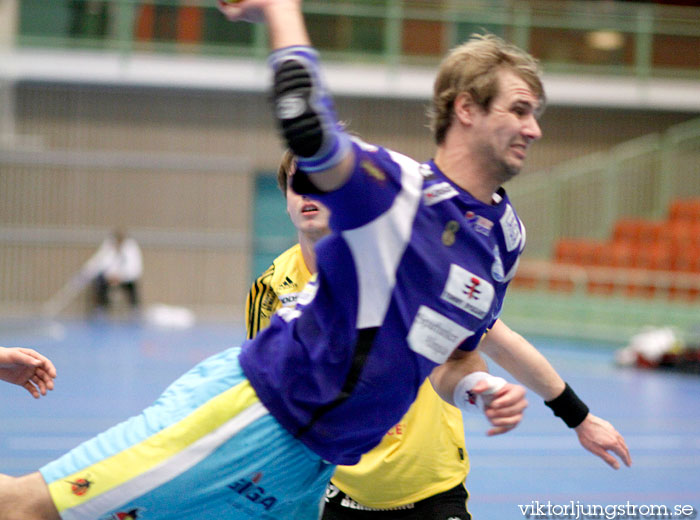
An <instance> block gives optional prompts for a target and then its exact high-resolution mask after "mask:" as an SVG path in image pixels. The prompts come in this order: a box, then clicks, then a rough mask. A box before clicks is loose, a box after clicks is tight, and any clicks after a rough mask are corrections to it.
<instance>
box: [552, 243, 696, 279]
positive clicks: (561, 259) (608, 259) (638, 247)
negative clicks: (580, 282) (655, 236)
mask: <svg viewBox="0 0 700 520" xmlns="http://www.w3.org/2000/svg"><path fill="white" fill-rule="evenodd" d="M555 261H556V262H558V263H563V264H573V265H579V266H597V267H625V268H628V269H651V270H655V271H681V272H691V273H700V243H698V244H694V245H691V244H685V245H680V244H675V245H674V244H672V243H670V242H663V241H659V242H639V241H631V240H616V241H596V240H585V239H563V240H560V241H559V242H558V243H557V245H556V249H555Z"/></svg>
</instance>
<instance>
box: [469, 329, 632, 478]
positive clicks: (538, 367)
mask: <svg viewBox="0 0 700 520" xmlns="http://www.w3.org/2000/svg"><path fill="white" fill-rule="evenodd" d="M479 349H480V350H482V351H483V352H484V353H486V354H487V355H488V356H489V357H490V358H491V359H493V360H494V361H495V362H496V363H498V364H499V365H500V366H502V367H503V368H505V369H506V370H507V371H508V372H509V373H510V374H512V375H513V377H515V379H517V380H518V381H520V382H521V383H522V384H524V385H525V386H527V387H528V388H530V389H531V390H533V391H534V392H536V393H537V394H538V395H539V396H540V397H542V398H543V399H544V400H545V404H546V405H547V406H549V407H550V408H551V409H552V411H553V412H554V413H555V415H557V416H558V417H561V419H562V420H563V421H564V422H565V423H566V424H567V426H569V427H570V428H574V430H575V431H576V435H578V439H579V442H580V443H581V445H582V446H583V447H584V448H586V449H587V450H589V451H590V452H592V453H594V454H595V455H597V456H599V457H600V458H602V459H603V460H604V461H605V462H607V463H608V464H609V465H610V466H612V467H613V468H615V469H618V468H619V467H620V463H619V461H618V460H617V459H616V458H615V457H613V456H612V455H611V454H610V453H609V452H613V453H616V454H617V455H618V456H619V457H620V459H622V461H623V462H624V463H625V464H626V465H627V466H629V465H631V464H632V459H631V457H630V453H629V450H628V448H627V444H626V443H625V439H624V438H623V437H622V435H620V434H619V433H618V432H617V430H616V429H615V428H614V427H613V426H612V425H611V424H610V423H609V422H607V421H605V420H603V419H601V418H599V417H596V416H595V415H593V414H592V413H590V412H589V410H588V407H587V406H586V405H585V404H584V403H583V401H581V400H580V399H579V398H578V396H577V395H576V394H575V393H574V391H573V390H572V389H571V388H570V387H569V386H568V385H567V384H566V383H565V382H564V380H563V379H562V378H561V377H560V376H559V374H558V373H557V371H556V370H555V369H554V367H552V365H551V364H550V363H549V361H547V359H546V358H545V357H544V356H543V355H542V354H541V353H540V352H539V351H538V350H537V349H536V348H535V347H534V346H533V345H532V344H531V343H530V342H529V341H527V340H526V339H525V338H523V337H522V336H521V335H520V334H518V333H516V332H514V331H513V330H511V329H510V328H509V327H508V326H507V325H506V324H505V323H503V322H502V321H501V320H498V321H496V323H495V324H494V326H493V328H492V329H491V330H490V331H489V332H488V334H486V336H484V339H483V340H482V341H481V344H480V345H479Z"/></svg>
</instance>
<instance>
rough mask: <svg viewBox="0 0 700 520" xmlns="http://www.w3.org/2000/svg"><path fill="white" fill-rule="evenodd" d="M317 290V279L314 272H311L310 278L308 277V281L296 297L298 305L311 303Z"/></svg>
mask: <svg viewBox="0 0 700 520" xmlns="http://www.w3.org/2000/svg"><path fill="white" fill-rule="evenodd" d="M317 292H318V280H317V276H316V274H313V275H312V276H311V278H310V279H309V281H308V283H307V284H306V285H305V286H304V288H303V289H302V291H301V292H300V293H299V296H298V297H297V301H296V303H297V304H298V305H307V304H309V303H311V301H312V300H313V299H314V297H315V296H316V293H317Z"/></svg>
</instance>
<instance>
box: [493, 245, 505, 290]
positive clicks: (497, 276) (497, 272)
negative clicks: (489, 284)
mask: <svg viewBox="0 0 700 520" xmlns="http://www.w3.org/2000/svg"><path fill="white" fill-rule="evenodd" d="M491 277H492V278H493V279H494V280H496V281H497V282H502V281H503V280H504V279H505V277H506V273H505V272H504V269H503V260H501V250H500V249H499V248H498V246H497V245H495V246H493V264H491Z"/></svg>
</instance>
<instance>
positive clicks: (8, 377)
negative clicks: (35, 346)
mask: <svg viewBox="0 0 700 520" xmlns="http://www.w3.org/2000/svg"><path fill="white" fill-rule="evenodd" d="M55 377H56V367H54V366H53V363H52V362H51V360H49V359H48V358H47V357H45V356H42V355H41V354H39V353H38V352H37V351H35V350H32V349H30V348H21V347H14V348H5V347H0V379H2V380H3V381H7V382H8V383H13V384H15V385H19V386H22V387H24V388H26V389H27V391H28V392H29V393H30V394H32V395H33V396H34V398H36V399H38V398H39V396H40V395H46V392H47V391H48V390H53V380H54V379H55Z"/></svg>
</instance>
